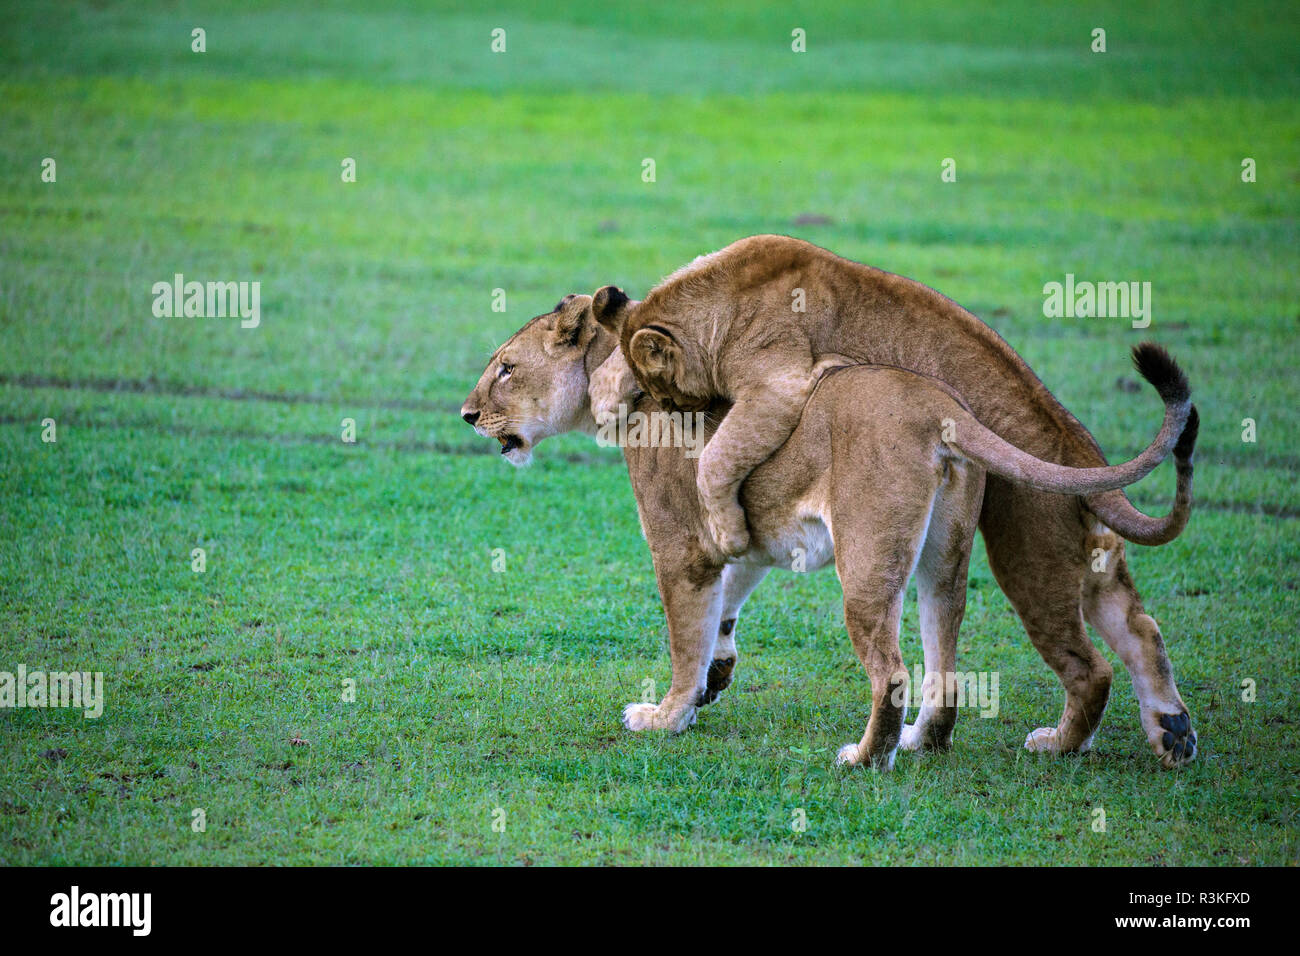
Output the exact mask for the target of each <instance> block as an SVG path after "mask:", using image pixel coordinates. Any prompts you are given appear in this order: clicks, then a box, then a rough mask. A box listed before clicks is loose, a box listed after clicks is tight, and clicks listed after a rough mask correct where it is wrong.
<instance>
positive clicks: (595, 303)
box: [591, 285, 631, 335]
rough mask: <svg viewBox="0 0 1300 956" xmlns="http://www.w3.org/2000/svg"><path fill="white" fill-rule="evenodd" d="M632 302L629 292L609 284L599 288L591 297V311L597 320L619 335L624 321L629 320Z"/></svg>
mask: <svg viewBox="0 0 1300 956" xmlns="http://www.w3.org/2000/svg"><path fill="white" fill-rule="evenodd" d="M630 302H631V300H630V299H628V297H627V294H626V293H625V292H624V291H623V290H622V289H620V288H619V287H618V286H616V285H607V286H605V287H604V288H601V289H597V290H596V294H595V295H593V296H592V297H591V312H592V314H593V315H594V316H595V317H596V321H597V322H599V323H600V324H601V325H603V326H604V327H605V328H607V329H609V330H610V331H611V332H613V333H614V334H615V335H619V334H620V333H622V331H623V323H624V321H626V320H627V313H628V305H629V304H630Z"/></svg>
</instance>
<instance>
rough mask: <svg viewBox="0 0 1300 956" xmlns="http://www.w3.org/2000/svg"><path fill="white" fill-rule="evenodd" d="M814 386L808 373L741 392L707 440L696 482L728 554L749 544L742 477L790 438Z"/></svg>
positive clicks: (708, 522) (714, 533)
mask: <svg viewBox="0 0 1300 956" xmlns="http://www.w3.org/2000/svg"><path fill="white" fill-rule="evenodd" d="M795 382H797V384H795ZM811 391H812V389H811V385H810V383H809V379H808V377H807V375H806V373H805V374H804V375H803V376H802V377H797V376H796V377H795V378H794V379H792V381H791V383H790V384H789V385H785V384H782V385H781V386H780V387H773V388H770V389H764V390H762V391H760V392H756V393H755V394H753V395H751V396H749V397H742V398H739V399H738V400H737V401H736V402H735V404H733V405H732V407H731V410H730V411H728V412H727V414H726V417H724V418H723V419H722V424H721V425H719V426H718V430H717V432H715V433H714V435H713V437H712V438H711V439H709V443H708V444H707V445H706V446H705V448H704V453H703V454H702V455H701V456H700V467H699V473H698V476H697V479H696V484H697V487H698V489H699V493H700V503H701V504H702V505H703V506H704V519H705V523H706V525H707V527H708V529H709V534H710V535H711V536H712V537H713V540H714V542H716V543H717V545H718V547H719V548H720V549H721V550H722V553H723V554H725V555H727V556H729V557H736V556H738V555H741V554H744V553H745V551H746V550H748V548H749V528H748V527H747V526H746V523H745V512H744V510H743V509H742V508H741V507H740V501H739V498H738V493H739V491H740V486H741V483H742V482H744V480H745V479H746V478H747V477H748V476H749V473H750V472H751V471H753V470H754V469H755V468H757V467H758V466H759V465H761V464H762V463H763V462H765V461H767V459H769V458H770V457H772V455H773V453H774V452H776V450H777V449H778V448H780V447H781V446H782V445H783V444H785V441H786V439H787V438H789V437H790V435H791V433H793V432H794V429H795V426H797V425H798V424H799V418H800V416H801V415H802V414H803V407H804V405H805V403H806V402H807V401H808V396H809V394H811Z"/></svg>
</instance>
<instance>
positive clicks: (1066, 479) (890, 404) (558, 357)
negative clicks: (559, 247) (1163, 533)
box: [461, 293, 1196, 769]
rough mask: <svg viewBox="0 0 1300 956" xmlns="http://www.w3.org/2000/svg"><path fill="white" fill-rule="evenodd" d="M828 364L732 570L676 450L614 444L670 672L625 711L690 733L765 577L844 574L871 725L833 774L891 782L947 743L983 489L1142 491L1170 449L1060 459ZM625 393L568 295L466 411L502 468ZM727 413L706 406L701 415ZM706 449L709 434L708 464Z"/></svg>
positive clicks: (1184, 751) (1144, 358)
mask: <svg viewBox="0 0 1300 956" xmlns="http://www.w3.org/2000/svg"><path fill="white" fill-rule="evenodd" d="M609 298H610V296H609V294H608V293H606V295H605V296H604V299H605V301H606V302H608V301H609ZM1135 359H1136V360H1137V361H1138V363H1139V369H1140V370H1141V371H1142V372H1143V374H1144V375H1145V376H1146V377H1147V378H1148V380H1149V381H1151V382H1152V383H1153V384H1154V385H1156V387H1157V388H1158V389H1159V390H1160V391H1161V392H1162V394H1164V395H1166V396H1167V397H1166V405H1167V406H1168V404H1170V403H1171V402H1176V401H1177V398H1176V396H1177V395H1180V394H1182V393H1184V392H1185V391H1186V388H1187V385H1186V379H1185V377H1184V376H1183V374H1182V372H1181V370H1179V369H1178V367H1177V365H1176V363H1174V362H1173V360H1172V359H1170V358H1169V357H1168V355H1167V354H1165V353H1164V352H1163V350H1161V349H1159V348H1158V347H1156V346H1151V345H1144V346H1142V347H1141V348H1140V349H1139V350H1137V351H1136V353H1135ZM823 364H824V365H825V366H826V367H824V368H820V369H818V370H817V371H818V373H819V377H818V380H817V382H816V384H815V386H814V387H813V389H812V390H811V393H810V396H809V399H808V401H807V403H806V404H805V407H804V409H803V410H802V414H801V416H800V419H799V422H798V423H797V424H796V427H795V429H794V431H793V433H792V434H791V437H790V438H789V440H788V441H786V442H785V444H784V445H783V446H782V447H781V448H780V449H779V450H778V451H777V452H776V453H775V454H774V455H772V456H770V457H769V458H768V459H767V460H766V461H765V462H763V463H761V464H760V465H758V467H757V468H755V469H754V471H753V472H752V473H751V474H750V475H749V477H748V478H747V480H746V481H745V482H744V483H743V484H742V486H741V489H740V501H741V503H742V505H743V507H744V509H745V513H746V514H747V515H748V516H749V522H750V525H751V528H752V534H751V535H750V542H749V546H748V548H747V550H746V551H745V552H744V553H743V554H742V555H741V556H740V557H739V558H738V559H735V560H731V561H728V560H725V559H724V558H723V556H721V555H720V554H719V553H718V551H717V549H716V547H714V545H713V542H712V539H711V536H710V532H709V531H708V528H707V518H706V515H705V514H704V511H703V509H702V507H701V504H700V502H699V500H698V496H697V495H696V494H695V486H696V479H697V475H696V468H697V463H696V462H695V461H694V460H692V459H691V458H690V457H689V456H687V455H684V454H683V452H682V449H681V448H675V447H671V446H668V447H665V446H659V447H625V448H624V449H623V453H624V457H625V459H626V461H627V466H628V472H629V475H630V477H631V481H632V487H633V491H634V493H635V496H636V501H637V509H638V513H639V516H640V520H641V525H642V529H643V531H644V533H645V536H646V540H647V542H648V543H649V546H650V550H651V555H652V557H653V561H654V568H655V575H656V580H657V582H658V585H659V591H660V596H661V598H662V601H663V605H664V609H665V613H666V615H667V619H668V626H669V642H670V651H671V657H672V672H673V674H672V683H671V686H670V688H669V690H668V693H667V694H666V695H665V696H664V698H663V699H662V701H660V702H659V703H658V704H648V703H632V704H628V705H627V707H626V708H624V714H623V722H624V725H625V726H626V727H628V728H629V729H630V730H634V731H641V730H650V729H664V730H669V731H681V730H684V729H685V728H686V727H688V726H689V725H690V724H692V723H693V722H694V721H695V718H696V713H697V711H698V709H699V708H700V707H702V706H704V705H706V704H709V703H712V702H713V701H714V700H716V699H717V698H718V696H719V694H720V693H721V692H722V691H723V690H724V689H725V688H726V687H727V686H728V685H729V684H730V681H731V677H732V674H733V672H734V668H735V664H736V660H737V651H736V633H735V626H736V621H737V618H738V616H739V613H740V609H741V606H742V605H743V604H744V602H745V600H746V599H747V598H748V596H749V595H750V593H752V592H753V590H754V589H755V588H756V587H757V586H758V584H759V583H760V582H761V581H762V580H763V578H764V577H765V576H766V574H767V573H768V572H769V571H770V570H771V568H773V567H786V568H791V567H792V565H794V564H795V563H796V562H797V563H798V564H799V565H801V566H802V567H803V569H805V570H814V569H816V568H820V567H824V566H826V565H828V564H830V563H831V562H832V561H833V562H834V564H835V566H836V569H837V571H838V572H839V576H840V579H841V581H842V584H843V589H844V612H845V622H846V626H847V629H848V631H849V634H850V637H851V639H852V643H853V646H854V649H855V651H856V652H857V654H858V656H859V659H860V660H861V662H862V664H863V667H864V668H865V670H866V671H867V674H868V677H869V679H870V682H871V688H872V710H871V716H870V718H869V721H868V724H867V728H866V731H865V733H864V734H863V736H862V738H861V740H860V741H857V742H854V743H849V744H845V745H844V746H843V747H842V748H840V750H839V752H838V754H837V758H836V759H837V762H838V763H840V764H845V765H854V764H867V765H870V766H873V767H878V768H882V769H888V768H889V767H891V766H892V765H893V760H894V754H895V752H896V750H897V749H898V748H899V747H900V746H901V747H903V748H904V749H918V748H926V749H933V750H943V749H947V748H948V747H950V746H951V742H952V733H953V728H954V725H955V721H956V715H957V707H956V701H955V700H954V697H953V694H952V686H951V681H952V679H953V678H952V675H954V674H955V670H954V668H955V664H956V640H957V632H958V629H959V627H960V624H961V619H962V616H963V614H964V610H965V598H966V578H967V568H968V564H969V559H970V550H971V545H972V541H973V538H974V533H975V529H976V527H977V525H978V524H979V521H980V514H981V509H982V507H983V503H984V500H985V485H986V483H987V480H992V479H993V477H994V476H997V477H998V478H999V480H1003V481H1006V482H1008V483H1010V484H1011V485H1013V486H1014V487H1029V486H1032V487H1035V488H1039V489H1043V490H1045V491H1049V492H1052V493H1056V494H1064V495H1071V496H1078V495H1088V494H1094V493H1098V492H1103V491H1105V490H1107V489H1112V488H1118V487H1122V486H1123V485H1125V484H1126V483H1129V482H1131V481H1132V480H1136V479H1137V478H1138V477H1140V476H1141V475H1144V474H1146V473H1148V472H1149V471H1150V470H1151V469H1152V468H1153V467H1155V465H1156V464H1157V463H1158V461H1159V459H1160V458H1161V457H1163V454H1164V452H1163V435H1164V431H1163V429H1162V432H1161V434H1160V435H1159V436H1157V439H1156V441H1155V442H1153V443H1152V445H1151V446H1149V447H1148V448H1147V449H1146V450H1145V451H1144V452H1143V453H1142V454H1140V455H1139V456H1138V457H1137V458H1135V459H1133V460H1132V461H1129V462H1125V463H1124V464H1122V465H1116V466H1101V467H1093V468H1083V469H1078V468H1071V467H1066V466H1061V465H1059V464H1054V463H1051V462H1047V461H1043V460H1041V459H1037V458H1035V457H1034V456H1032V455H1029V454H1027V453H1025V452H1023V451H1022V450H1020V449H1017V448H1015V447H1014V446H1013V445H1011V444H1010V443H1008V442H1006V441H1005V440H1003V439H1002V438H1000V437H999V436H998V435H997V434H995V433H994V432H992V431H991V430H990V429H988V428H987V427H986V426H985V425H984V424H982V423H981V422H980V421H979V420H978V419H977V418H976V417H975V416H974V415H973V414H972V412H971V410H970V409H969V408H968V407H967V405H966V403H965V402H964V401H963V400H962V398H961V396H960V395H959V394H958V393H957V392H956V391H955V390H954V389H952V388H951V387H950V386H948V385H946V384H945V383H943V382H942V381H940V380H938V379H935V378H933V377H930V376H925V375H921V374H918V373H915V372H910V371H907V370H903V369H899V368H891V367H880V366H860V365H845V364H843V362H842V360H839V359H835V360H832V361H829V362H826V363H823ZM632 381H633V379H632V374H631V371H630V369H629V366H628V365H627V363H626V362H625V361H624V359H623V356H622V352H621V349H620V348H619V347H618V340H617V338H616V336H615V335H614V333H613V332H611V331H610V330H609V329H608V328H607V327H606V325H603V324H601V323H600V322H598V321H597V318H596V315H595V310H594V309H593V298H592V297H591V296H585V295H570V296H566V297H565V298H564V299H562V300H561V301H560V302H559V303H558V304H557V305H556V307H555V309H554V310H553V311H552V312H550V313H547V314H545V315H541V316H537V317H536V318H534V319H533V320H531V321H530V322H529V323H528V324H526V325H525V326H524V327H523V328H522V329H520V331H519V332H517V333H516V334H515V335H514V336H512V337H511V338H510V339H509V340H508V341H507V342H506V343H505V344H504V345H502V346H501V347H500V348H498V349H497V350H496V352H495V353H494V354H493V356H492V358H491V359H490V360H489V362H488V364H487V367H486V368H485V370H484V372H483V374H482V375H481V377H480V379H479V381H478V384H477V385H476V386H475V388H474V390H473V391H472V392H471V393H470V395H469V397H468V398H467V399H466V401H465V404H464V405H463V407H462V409H461V415H462V417H463V418H464V419H465V421H467V422H468V423H469V424H470V425H472V426H474V428H475V429H476V431H478V432H479V433H480V434H482V435H484V436H487V437H491V438H495V439H496V440H497V441H498V442H499V443H500V445H501V453H502V454H503V455H504V456H505V457H506V458H507V460H509V461H510V462H511V463H512V464H515V465H523V464H526V463H527V462H528V461H529V460H530V458H531V455H532V450H533V448H534V447H535V445H536V444H537V443H538V442H539V441H541V440H543V439H544V438H546V437H549V436H552V435H556V434H560V433H563V432H568V431H581V432H586V433H588V434H594V433H595V432H596V431H597V429H598V427H599V425H598V422H597V420H596V417H595V414H594V412H593V396H594V395H595V394H597V393H600V394H605V395H608V394H609V393H610V392H611V391H618V390H619V389H625V390H626V389H629V388H631V383H632ZM1168 396H1175V397H1174V398H1170V397H1168ZM620 397H621V398H623V399H625V400H626V401H627V402H630V403H631V404H632V405H633V407H634V409H635V410H636V411H639V412H642V413H653V412H654V411H657V410H659V409H661V408H662V407H663V406H661V405H660V404H659V403H658V402H656V401H655V400H654V398H653V397H651V396H649V395H645V394H642V395H639V396H638V395H634V394H629V393H627V392H624V393H621V394H620ZM723 411H725V409H723V408H721V407H711V408H710V411H709V417H713V416H714V415H715V414H716V413H718V412H723ZM726 414H729V413H726ZM725 421H726V418H725V415H724V417H723V423H724V424H725ZM1195 421H1196V419H1195V412H1194V410H1193V412H1192V414H1191V417H1190V419H1189V424H1188V426H1187V427H1186V428H1185V429H1184V430H1183V432H1182V438H1181V439H1180V440H1179V442H1178V443H1177V444H1176V447H1175V448H1174V452H1173V453H1174V456H1175V458H1176V459H1177V461H1178V462H1179V470H1178V484H1179V494H1178V499H1177V502H1176V504H1175V509H1174V510H1175V512H1178V511H1183V510H1186V509H1187V508H1189V507H1190V481H1191V457H1192V451H1193V447H1194V443H1195V431H1196V428H1195ZM713 440H716V435H714V436H713V438H711V439H710V442H709V445H706V451H707V448H708V447H709V446H710V445H711V444H712V441H713ZM986 476H987V478H986ZM1178 520H1184V521H1185V516H1184V517H1182V518H1179V519H1178ZM1111 547H1112V551H1113V547H1114V546H1111ZM796 556H797V557H796ZM1112 556H1113V554H1112ZM912 576H915V577H916V580H917V590H918V599H919V602H920V623H921V637H922V644H923V648H924V658H925V678H924V681H923V688H922V692H921V695H920V696H921V698H922V703H921V706H920V709H919V712H918V714H917V716H916V719H915V720H914V722H913V723H911V724H906V725H905V717H906V698H907V695H908V693H909V691H910V689H909V687H908V678H907V673H906V670H905V669H904V668H903V665H902V657H901V652H900V650H899V625H900V618H901V608H902V600H903V595H904V593H905V589H906V586H907V582H908V580H909V579H910V578H911V577H912ZM1049 660H1050V659H1049ZM1170 680H1171V681H1172V675H1171V676H1170ZM1094 730H1095V727H1094ZM1186 736H1187V740H1186V743H1185V744H1184V746H1183V747H1182V748H1181V749H1180V752H1179V755H1178V760H1179V762H1185V761H1188V760H1191V759H1192V758H1193V756H1194V754H1195V749H1196V743H1195V734H1194V732H1192V731H1191V730H1190V728H1187V731H1186ZM1090 738H1091V734H1090ZM1026 746H1027V747H1029V748H1030V749H1033V750H1053V749H1054V748H1051V747H1044V746H1042V734H1041V732H1038V731H1035V732H1034V733H1031V734H1030V735H1029V738H1028V739H1027V740H1026ZM1158 753H1160V755H1161V756H1162V759H1163V757H1164V756H1165V754H1164V753H1163V752H1158Z"/></svg>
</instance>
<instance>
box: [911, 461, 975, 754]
mask: <svg viewBox="0 0 1300 956" xmlns="http://www.w3.org/2000/svg"><path fill="white" fill-rule="evenodd" d="M983 499H984V470H983V469H982V468H979V467H977V466H975V465H973V464H969V463H957V462H953V463H950V464H949V467H948V468H947V470H946V472H945V474H944V476H943V484H942V485H941V487H940V492H939V496H938V498H937V499H936V501H935V505H934V509H933V511H932V512H931V515H930V523H929V527H928V529H927V531H926V536H925V545H924V546H923V547H922V548H921V557H920V560H919V561H918V562H917V565H916V590H917V603H918V605H919V608H918V610H919V612H920V614H919V617H920V627H921V644H922V647H923V648H924V651H925V678H924V680H923V681H922V686H921V688H920V695H919V696H920V701H921V709H920V711H919V712H918V713H917V716H916V722H915V723H912V724H908V725H907V726H906V727H904V728H903V734H902V738H901V740H900V742H899V746H900V747H901V748H902V749H904V750H922V749H924V750H947V749H948V748H949V747H951V746H952V731H953V726H954V725H955V724H956V722H957V700H956V696H957V695H956V690H957V687H956V680H957V675H956V666H957V634H958V632H959V631H960V630H961V622H962V617H963V616H964V615H965V613H966V580H967V573H968V571H969V568H970V552H971V545H972V543H973V541H974V538H975V528H976V526H977V525H978V523H979V513H980V505H981V503H982V502H983ZM912 699H913V700H915V699H917V689H916V688H913V689H912Z"/></svg>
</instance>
